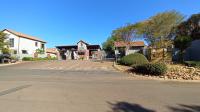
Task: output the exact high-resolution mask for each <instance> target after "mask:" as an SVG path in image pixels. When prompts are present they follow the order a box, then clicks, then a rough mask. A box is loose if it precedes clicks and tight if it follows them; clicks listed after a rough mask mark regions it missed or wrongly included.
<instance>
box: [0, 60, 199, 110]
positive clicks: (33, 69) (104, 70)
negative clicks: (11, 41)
mask: <svg viewBox="0 0 200 112" xmlns="http://www.w3.org/2000/svg"><path fill="white" fill-rule="evenodd" d="M72 63H73V64H75V65H76V66H75V65H74V68H73V67H71V66H72V65H71V64H72ZM86 65H87V69H84V70H82V69H81V68H85V66H86ZM95 65H98V66H95ZM101 65H102V66H101ZM89 66H90V67H89ZM42 67H43V68H42ZM44 67H46V69H45V68H44ZM61 67H63V68H62V69H61ZM76 67H79V69H76ZM69 68H70V69H69ZM94 68H95V69H94ZM0 112H200V83H182V82H169V81H155V80H141V79H136V78H130V76H129V75H127V74H124V73H120V72H117V71H115V70H114V69H112V67H111V65H110V64H105V63H98V62H79V61H76V62H60V61H54V62H30V63H22V64H17V65H12V66H6V67H0Z"/></svg>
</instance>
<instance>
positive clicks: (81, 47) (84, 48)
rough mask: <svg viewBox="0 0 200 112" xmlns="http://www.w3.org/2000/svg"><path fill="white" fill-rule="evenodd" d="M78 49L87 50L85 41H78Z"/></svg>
mask: <svg viewBox="0 0 200 112" xmlns="http://www.w3.org/2000/svg"><path fill="white" fill-rule="evenodd" d="M81 45H82V46H81ZM78 50H87V45H86V44H85V43H83V42H81V41H80V42H79V43H78Z"/></svg>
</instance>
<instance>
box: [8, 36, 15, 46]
mask: <svg viewBox="0 0 200 112" xmlns="http://www.w3.org/2000/svg"><path fill="white" fill-rule="evenodd" d="M9 41H10V42H9V44H10V47H14V38H10V40H9Z"/></svg>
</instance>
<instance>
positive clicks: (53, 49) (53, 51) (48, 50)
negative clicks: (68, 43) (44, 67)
mask: <svg viewBox="0 0 200 112" xmlns="http://www.w3.org/2000/svg"><path fill="white" fill-rule="evenodd" d="M46 52H47V53H53V54H57V53H58V51H57V49H56V48H47V49H46Z"/></svg>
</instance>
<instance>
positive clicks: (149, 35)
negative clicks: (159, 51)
mask: <svg viewBox="0 0 200 112" xmlns="http://www.w3.org/2000/svg"><path fill="white" fill-rule="evenodd" d="M183 18H184V17H183V16H182V14H180V13H178V12H176V11H167V12H163V13H158V14H157V15H155V16H153V17H151V18H150V19H148V20H146V21H143V22H140V23H138V24H139V25H138V26H139V27H138V34H140V35H143V36H144V37H145V38H146V40H147V42H149V44H150V45H151V46H154V47H164V46H165V45H164V44H165V43H166V42H167V41H170V40H171V39H170V38H171V34H172V31H173V30H172V29H173V28H174V27H176V26H177V25H179V24H180V23H181V22H182V20H183ZM167 43H168V42H167Z"/></svg>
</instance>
